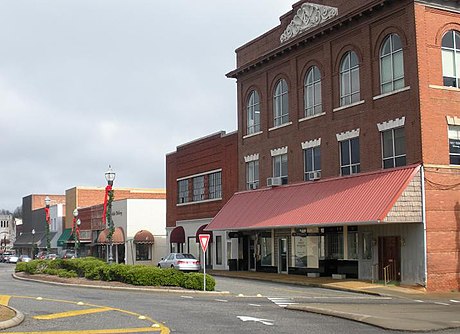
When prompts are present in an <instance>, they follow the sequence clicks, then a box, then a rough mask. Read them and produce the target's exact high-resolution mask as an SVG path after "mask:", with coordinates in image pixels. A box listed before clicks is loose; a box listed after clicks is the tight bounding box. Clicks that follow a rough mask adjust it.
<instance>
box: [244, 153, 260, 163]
mask: <svg viewBox="0 0 460 334" xmlns="http://www.w3.org/2000/svg"><path fill="white" fill-rule="evenodd" d="M255 160H259V153H255V154H250V155H247V156H245V157H244V162H251V161H255Z"/></svg>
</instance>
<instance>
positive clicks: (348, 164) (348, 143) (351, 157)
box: [339, 137, 360, 175]
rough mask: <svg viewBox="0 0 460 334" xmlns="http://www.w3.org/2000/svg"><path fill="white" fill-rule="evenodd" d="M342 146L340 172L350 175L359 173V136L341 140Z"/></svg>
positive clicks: (340, 144)
mask: <svg viewBox="0 0 460 334" xmlns="http://www.w3.org/2000/svg"><path fill="white" fill-rule="evenodd" d="M339 146H340V174H341V175H350V174H355V173H359V171H360V159H359V137H354V138H351V139H346V140H343V141H341V142H339Z"/></svg>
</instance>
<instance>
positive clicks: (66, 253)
mask: <svg viewBox="0 0 460 334" xmlns="http://www.w3.org/2000/svg"><path fill="white" fill-rule="evenodd" d="M59 257H60V258H61V259H75V257H76V256H75V251H73V250H70V249H65V250H63V251H62V253H61V254H60V256H59Z"/></svg>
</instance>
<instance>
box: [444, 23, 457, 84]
mask: <svg viewBox="0 0 460 334" xmlns="http://www.w3.org/2000/svg"><path fill="white" fill-rule="evenodd" d="M448 34H452V47H450V46H446V45H445V42H446V37H447V35H448ZM457 39H458V41H457ZM447 53H452V54H453V56H452V63H451V64H449V65H451V66H450V67H451V70H453V76H446V75H445V74H446V71H447V64H446V62H447V59H445V55H446V54H447ZM457 62H460V32H459V31H458V30H455V29H451V30H449V31H447V32H446V33H445V34H444V35H443V36H442V39H441V63H442V81H443V86H445V87H456V88H460V64H459V63H457ZM447 80H453V84H452V85H449V84H447V82H446V81H447Z"/></svg>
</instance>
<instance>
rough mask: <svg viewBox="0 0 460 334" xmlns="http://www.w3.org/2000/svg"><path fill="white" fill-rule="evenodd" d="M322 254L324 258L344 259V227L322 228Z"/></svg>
mask: <svg viewBox="0 0 460 334" xmlns="http://www.w3.org/2000/svg"><path fill="white" fill-rule="evenodd" d="M321 233H322V235H321V237H320V244H321V245H320V256H321V259H322V260H343V228H342V227H326V228H322V229H321Z"/></svg>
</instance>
